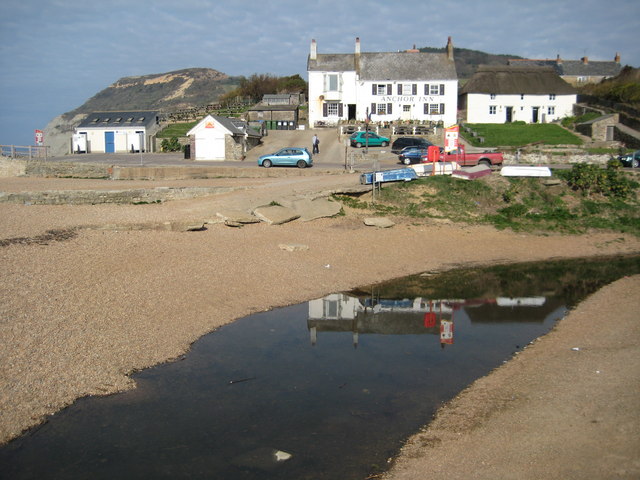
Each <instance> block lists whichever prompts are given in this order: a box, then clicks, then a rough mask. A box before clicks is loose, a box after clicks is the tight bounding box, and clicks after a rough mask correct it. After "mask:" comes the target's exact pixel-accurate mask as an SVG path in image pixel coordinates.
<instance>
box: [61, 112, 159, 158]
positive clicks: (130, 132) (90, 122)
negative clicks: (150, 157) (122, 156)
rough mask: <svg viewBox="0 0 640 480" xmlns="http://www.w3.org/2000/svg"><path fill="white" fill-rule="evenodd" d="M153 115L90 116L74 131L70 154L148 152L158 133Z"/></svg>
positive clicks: (93, 114)
mask: <svg viewBox="0 0 640 480" xmlns="http://www.w3.org/2000/svg"><path fill="white" fill-rule="evenodd" d="M157 115H158V112H156V111H118V112H93V113H90V114H89V115H87V117H86V118H85V119H84V120H83V121H82V122H80V124H79V125H78V126H77V127H76V128H75V131H74V134H73V137H72V145H71V150H72V152H73V153H125V152H140V151H143V152H145V151H150V150H151V148H150V145H151V140H150V137H151V136H152V135H153V134H155V133H156V132H157V130H158V129H159V122H158V116H157Z"/></svg>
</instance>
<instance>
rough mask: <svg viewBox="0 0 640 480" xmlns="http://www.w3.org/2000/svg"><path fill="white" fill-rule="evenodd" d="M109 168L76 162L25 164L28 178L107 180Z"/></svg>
mask: <svg viewBox="0 0 640 480" xmlns="http://www.w3.org/2000/svg"><path fill="white" fill-rule="evenodd" d="M110 168H111V167H110V166H108V165H100V164H94V163H76V162H27V164H26V166H25V175H26V176H28V177H59V178H109V177H110Z"/></svg>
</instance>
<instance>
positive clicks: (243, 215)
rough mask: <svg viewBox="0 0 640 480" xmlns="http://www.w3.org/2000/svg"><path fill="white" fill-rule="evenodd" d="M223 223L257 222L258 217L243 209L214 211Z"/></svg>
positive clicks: (258, 220)
mask: <svg viewBox="0 0 640 480" xmlns="http://www.w3.org/2000/svg"><path fill="white" fill-rule="evenodd" d="M216 215H217V216H218V217H220V218H221V219H222V220H223V221H224V222H225V223H227V224H228V223H233V224H235V223H241V224H244V223H259V222H260V219H259V218H258V217H256V216H254V215H252V214H251V213H249V212H246V211H244V210H232V209H227V210H220V211H218V212H217V213H216Z"/></svg>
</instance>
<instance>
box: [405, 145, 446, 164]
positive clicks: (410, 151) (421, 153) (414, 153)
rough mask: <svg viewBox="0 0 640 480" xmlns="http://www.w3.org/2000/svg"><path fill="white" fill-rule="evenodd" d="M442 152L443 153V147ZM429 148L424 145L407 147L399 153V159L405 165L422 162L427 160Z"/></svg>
mask: <svg viewBox="0 0 640 480" xmlns="http://www.w3.org/2000/svg"><path fill="white" fill-rule="evenodd" d="M439 148H440V153H442V147H439ZM428 154H429V150H428V149H427V148H423V147H405V148H403V149H402V151H401V152H400V155H398V160H399V161H400V163H402V164H403V165H411V164H412V163H422V162H426V161H427V156H428Z"/></svg>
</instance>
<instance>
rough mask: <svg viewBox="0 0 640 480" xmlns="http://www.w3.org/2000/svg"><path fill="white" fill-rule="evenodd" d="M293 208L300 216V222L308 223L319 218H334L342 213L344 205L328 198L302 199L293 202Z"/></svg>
mask: <svg viewBox="0 0 640 480" xmlns="http://www.w3.org/2000/svg"><path fill="white" fill-rule="evenodd" d="M291 208H292V209H293V210H294V211H296V212H297V213H299V214H300V220H302V221H303V222H308V221H311V220H316V219H318V218H324V217H333V216H335V215H337V214H338V213H340V209H341V208H342V205H340V204H339V203H338V202H331V201H329V200H327V199H326V198H317V199H315V200H311V199H309V198H300V199H297V200H295V201H293V202H292V204H291Z"/></svg>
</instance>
